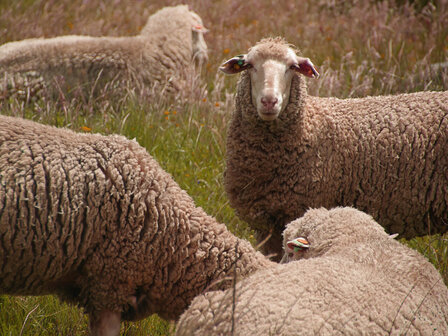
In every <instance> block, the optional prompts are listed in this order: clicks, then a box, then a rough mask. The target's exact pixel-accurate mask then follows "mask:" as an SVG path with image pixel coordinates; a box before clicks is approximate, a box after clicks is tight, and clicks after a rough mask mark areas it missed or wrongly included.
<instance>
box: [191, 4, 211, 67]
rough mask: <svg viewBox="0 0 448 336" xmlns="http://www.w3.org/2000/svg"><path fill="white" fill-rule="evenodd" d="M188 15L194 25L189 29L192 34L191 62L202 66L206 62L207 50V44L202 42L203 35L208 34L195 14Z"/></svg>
mask: <svg viewBox="0 0 448 336" xmlns="http://www.w3.org/2000/svg"><path fill="white" fill-rule="evenodd" d="M190 15H191V16H192V18H193V21H194V22H195V24H194V25H193V27H192V28H191V33H192V43H193V45H192V50H193V60H194V61H195V62H196V63H197V64H198V65H202V64H204V63H205V62H207V60H208V55H207V52H208V49H207V43H205V40H204V34H205V33H206V32H208V29H207V28H205V27H204V26H203V24H202V20H201V18H200V17H199V15H197V14H196V13H195V12H191V11H190Z"/></svg>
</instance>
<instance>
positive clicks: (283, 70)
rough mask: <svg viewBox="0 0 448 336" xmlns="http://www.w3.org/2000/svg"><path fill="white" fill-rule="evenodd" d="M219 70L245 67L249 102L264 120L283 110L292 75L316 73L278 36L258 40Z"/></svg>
mask: <svg viewBox="0 0 448 336" xmlns="http://www.w3.org/2000/svg"><path fill="white" fill-rule="evenodd" d="M220 70H221V71H223V72H224V73H227V74H235V73H238V72H241V71H243V70H247V71H249V75H250V80H251V96H252V104H253V105H254V107H255V108H256V110H257V113H258V116H259V117H260V118H261V119H262V120H264V121H272V120H275V119H277V117H278V116H279V115H280V113H282V112H283V111H284V109H285V108H286V106H287V105H288V103H289V94H290V91H291V81H292V78H293V77H294V76H296V75H297V74H303V75H305V76H308V77H313V78H314V77H317V76H318V75H319V74H318V72H317V71H316V69H315V68H314V65H313V63H312V62H311V61H310V60H309V59H308V58H303V57H299V56H297V55H296V52H295V51H294V50H293V49H292V48H291V47H290V46H289V45H288V44H287V43H286V42H285V41H284V40H279V39H264V40H262V41H260V42H259V43H258V44H257V45H255V46H254V47H252V48H251V49H250V50H249V53H248V54H246V55H239V56H236V57H233V58H231V59H230V60H228V61H226V62H225V63H224V64H223V65H222V66H221V67H220Z"/></svg>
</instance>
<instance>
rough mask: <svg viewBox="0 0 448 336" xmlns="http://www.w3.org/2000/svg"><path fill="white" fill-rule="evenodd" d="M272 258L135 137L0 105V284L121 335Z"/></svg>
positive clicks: (175, 312)
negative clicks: (126, 323)
mask: <svg viewBox="0 0 448 336" xmlns="http://www.w3.org/2000/svg"><path fill="white" fill-rule="evenodd" d="M272 264H275V263H273V262H270V261H269V260H268V259H266V258H265V257H264V256H263V255H262V254H261V253H259V252H256V251H255V250H254V249H253V248H252V246H251V245H250V243H249V242H247V241H245V240H242V239H238V238H237V237H235V236H234V235H232V234H231V233H230V232H229V231H228V230H227V229H226V227H225V225H224V224H220V223H218V222H217V221H216V220H215V219H214V218H213V217H211V216H208V215H207V214H206V213H205V212H204V211H203V210H202V209H201V208H198V207H196V206H195V204H194V202H193V200H192V199H191V197H189V196H188V195H187V193H186V192H185V191H183V190H182V189H181V188H180V187H179V186H178V185H177V184H176V182H175V181H174V180H173V179H172V177H171V176H170V175H169V174H168V173H166V172H165V171H164V170H163V169H162V168H161V167H160V166H159V165H158V164H157V162H156V161H155V160H154V159H153V158H152V157H151V156H150V155H149V154H148V153H147V152H146V150H145V149H144V148H142V147H140V146H139V145H138V144H137V142H135V141H131V140H127V139H126V138H124V137H122V136H116V135H114V136H101V135H95V134H77V133H75V132H73V131H70V130H66V129H58V128H55V127H50V126H44V125H40V124H37V123H34V122H31V121H28V120H24V119H20V118H12V117H6V116H0V294H10V295H44V294H57V295H58V296H59V297H60V298H61V299H62V300H64V301H68V302H72V303H77V304H78V305H79V306H81V307H83V308H84V309H85V312H86V313H87V314H88V315H89V317H90V325H91V331H92V334H94V335H118V334H119V331H120V321H121V320H137V319H141V318H144V317H146V316H148V315H150V314H153V313H157V314H159V315H160V316H161V317H163V318H166V319H176V318H177V317H178V316H179V315H180V314H181V313H182V312H183V310H184V309H186V308H187V307H188V305H189V304H190V302H191V300H192V299H193V298H194V297H195V296H197V295H199V294H201V293H202V292H204V291H206V290H209V289H211V288H225V287H226V286H229V284H230V282H231V281H229V280H228V279H227V280H226V278H228V277H233V276H234V275H235V274H236V275H237V276H245V275H248V274H249V273H251V272H253V271H254V270H257V269H260V268H265V267H267V266H269V265H272ZM235 267H236V270H235ZM214 284H216V286H214Z"/></svg>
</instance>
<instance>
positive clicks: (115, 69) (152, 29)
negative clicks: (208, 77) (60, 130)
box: [0, 5, 208, 98]
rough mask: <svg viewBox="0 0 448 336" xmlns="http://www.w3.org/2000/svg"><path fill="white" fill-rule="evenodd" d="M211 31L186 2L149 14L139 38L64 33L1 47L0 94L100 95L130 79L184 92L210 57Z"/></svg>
mask: <svg viewBox="0 0 448 336" xmlns="http://www.w3.org/2000/svg"><path fill="white" fill-rule="evenodd" d="M206 31H207V29H206V28H205V27H204V26H203V24H202V20H201V18H200V17H199V15H197V14H196V13H194V12H192V11H190V10H189V9H188V6H187V5H179V6H174V7H165V8H162V9H161V10H159V11H157V12H156V13H155V14H153V15H152V16H150V17H149V19H148V21H147V23H146V25H145V27H144V28H143V29H142V31H141V33H140V34H139V35H137V36H128V37H105V36H103V37H91V36H73V35H68V36H59V37H55V38H34V39H26V40H23V41H17V42H10V43H6V44H4V45H3V46H1V47H0V73H1V74H4V75H3V76H2V77H3V78H0V80H1V81H2V85H1V86H0V92H3V93H2V95H3V96H4V97H9V96H11V95H15V96H18V97H22V98H24V97H29V96H31V97H40V96H43V95H45V94H46V93H47V92H49V93H50V95H52V96H57V95H59V94H60V93H61V92H62V93H64V95H66V94H69V93H83V92H86V93H88V94H99V93H100V92H101V90H102V89H105V88H114V85H115V87H116V88H117V89H119V88H120V87H121V86H123V85H125V84H126V83H129V84H130V85H131V87H135V88H139V89H141V88H144V87H148V88H154V89H157V90H158V89H160V90H165V89H167V90H171V91H172V92H175V90H179V89H180V88H181V87H183V84H182V83H183V82H184V81H185V80H186V78H187V77H188V74H191V73H193V70H194V62H192V60H194V61H195V62H196V63H198V64H199V65H200V64H202V63H204V62H205V61H206V60H207V57H208V56H207V44H206V43H205V40H204V37H203V34H204V33H205V32H206Z"/></svg>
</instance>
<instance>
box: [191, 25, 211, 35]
mask: <svg viewBox="0 0 448 336" xmlns="http://www.w3.org/2000/svg"><path fill="white" fill-rule="evenodd" d="M191 30H192V31H194V32H197V33H202V34H205V33H207V32H208V29H207V28H205V27H204V26H203V25H200V24H197V25H194V26H193V27H191Z"/></svg>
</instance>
